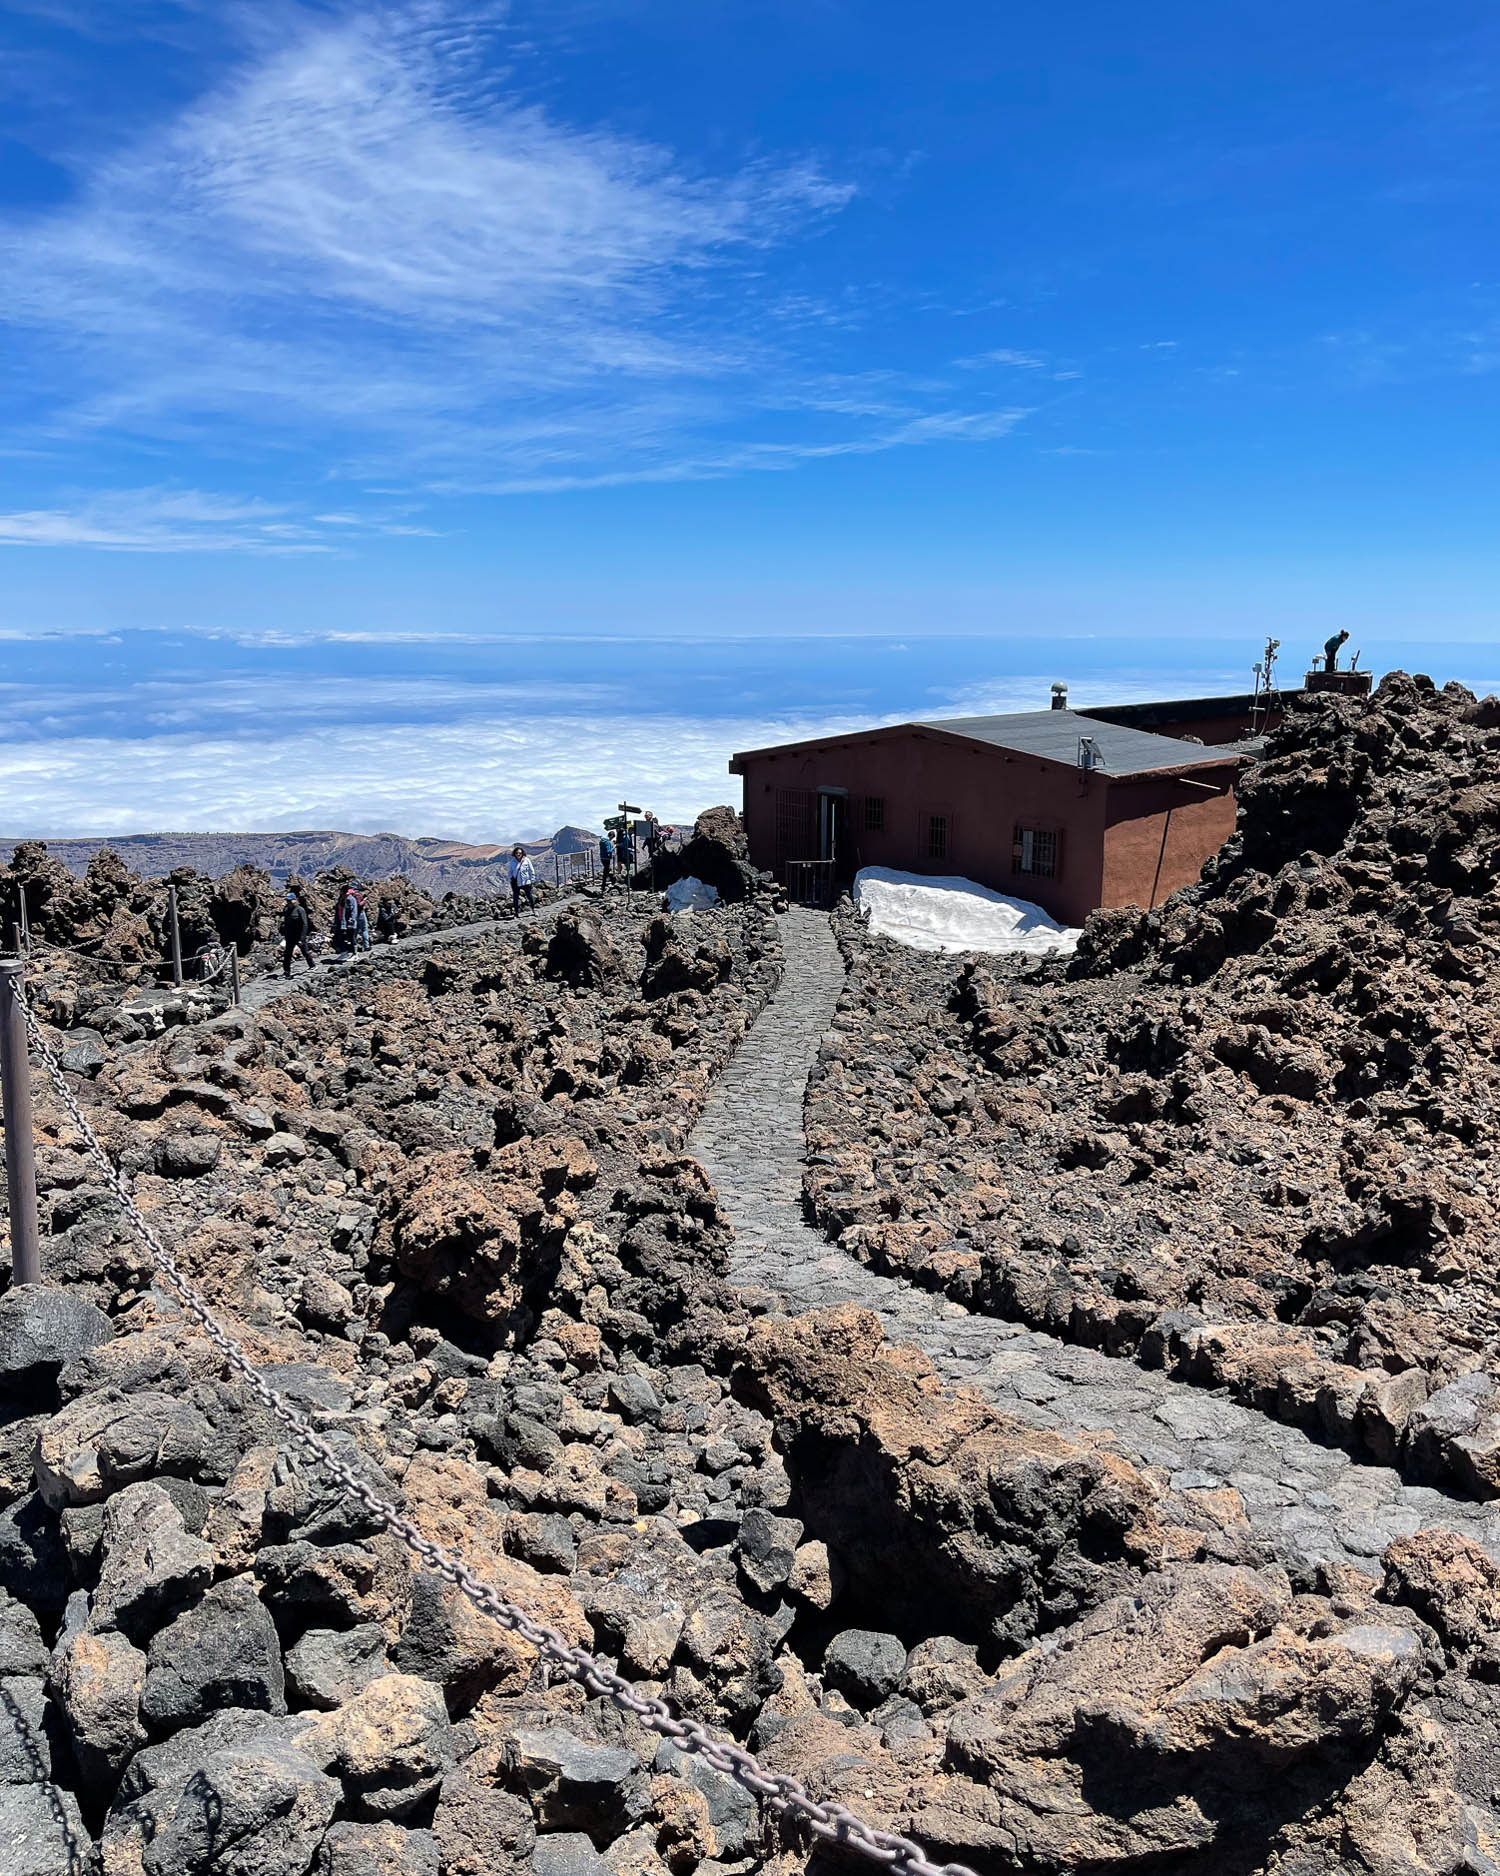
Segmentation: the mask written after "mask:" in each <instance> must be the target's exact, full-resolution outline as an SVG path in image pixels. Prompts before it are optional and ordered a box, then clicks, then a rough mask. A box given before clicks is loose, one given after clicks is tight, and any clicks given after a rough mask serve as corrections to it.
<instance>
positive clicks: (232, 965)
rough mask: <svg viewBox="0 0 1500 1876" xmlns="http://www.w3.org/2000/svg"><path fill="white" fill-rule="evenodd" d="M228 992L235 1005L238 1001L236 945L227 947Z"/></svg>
mask: <svg viewBox="0 0 1500 1876" xmlns="http://www.w3.org/2000/svg"><path fill="white" fill-rule="evenodd" d="M229 994H230V996H231V997H233V998H234V1002H235V1007H236V1008H238V1007H239V1001H240V954H239V949H238V947H237V946H236V945H234V944H233V943H231V945H230V947H229Z"/></svg>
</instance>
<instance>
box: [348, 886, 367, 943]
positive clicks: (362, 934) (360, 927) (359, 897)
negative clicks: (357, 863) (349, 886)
mask: <svg viewBox="0 0 1500 1876" xmlns="http://www.w3.org/2000/svg"><path fill="white" fill-rule="evenodd" d="M349 896H350V897H351V898H352V899H353V901H354V906H355V911H356V913H357V915H358V916H357V917H356V918H355V921H354V948H355V950H356V951H368V950H369V948H370V914H369V913H368V912H367V911H366V910H365V895H364V894H363V893H362V892H356V891H353V890H351V892H350V895H349Z"/></svg>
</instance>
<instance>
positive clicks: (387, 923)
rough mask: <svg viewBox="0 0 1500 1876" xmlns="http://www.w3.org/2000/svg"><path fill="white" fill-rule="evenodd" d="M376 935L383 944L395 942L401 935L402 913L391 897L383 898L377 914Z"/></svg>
mask: <svg viewBox="0 0 1500 1876" xmlns="http://www.w3.org/2000/svg"><path fill="white" fill-rule="evenodd" d="M375 936H376V937H377V938H379V939H380V941H381V943H382V944H394V943H395V941H396V940H397V939H398V938H399V937H400V936H401V914H400V913H399V912H398V911H397V910H396V907H395V904H394V902H393V901H392V900H390V899H382V900H381V902H380V910H379V911H378V912H377V913H376V914H375Z"/></svg>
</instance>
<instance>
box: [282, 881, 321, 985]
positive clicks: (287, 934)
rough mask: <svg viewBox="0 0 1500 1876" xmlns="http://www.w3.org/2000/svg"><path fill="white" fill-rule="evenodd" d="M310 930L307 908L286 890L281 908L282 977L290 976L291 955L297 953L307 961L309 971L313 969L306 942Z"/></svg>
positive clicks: (310, 947)
mask: <svg viewBox="0 0 1500 1876" xmlns="http://www.w3.org/2000/svg"><path fill="white" fill-rule="evenodd" d="M310 929H311V928H310V926H309V924H308V919H307V907H306V906H305V905H303V903H302V901H301V900H300V899H299V898H298V897H297V895H296V893H294V892H293V891H291V889H290V888H288V890H287V895H286V899H285V901H284V902H283V904H282V907H281V943H282V954H281V970H282V975H283V976H285V977H290V976H291V974H292V957H293V954H294V953H295V952H298V951H300V952H301V953H302V955H303V957H305V958H306V959H307V968H308V969H309V970H311V969H312V968H313V962H314V959H313V954H312V946H311V945H310V944H309V943H308V942H307V934H308V931H309V930H310Z"/></svg>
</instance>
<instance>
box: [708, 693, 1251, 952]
mask: <svg viewBox="0 0 1500 1876" xmlns="http://www.w3.org/2000/svg"><path fill="white" fill-rule="evenodd" d="M1240 701H1241V700H1240V699H1230V698H1224V699H1214V698H1204V699H1197V700H1195V701H1194V704H1193V707H1192V709H1191V711H1184V712H1183V713H1182V716H1181V722H1182V725H1183V727H1182V728H1181V729H1180V730H1178V731H1177V735H1173V734H1170V733H1169V734H1166V735H1162V734H1159V733H1157V732H1156V731H1155V730H1149V729H1143V728H1138V727H1136V726H1135V724H1134V723H1131V722H1124V723H1121V722H1115V721H1110V720H1109V718H1110V717H1112V716H1114V715H1116V714H1120V715H1134V714H1136V713H1139V712H1149V711H1152V710H1167V711H1170V710H1171V708H1172V707H1171V706H1166V705H1129V706H1122V709H1121V711H1120V712H1119V713H1116V712H1104V711H1101V712H1098V713H1088V714H1085V713H1083V712H1081V711H1073V710H1067V709H1057V708H1054V709H1051V710H1031V711H1024V712H1021V713H1020V714H1018V715H1014V716H991V717H951V718H948V719H945V720H942V721H937V722H931V723H901V724H896V725H893V726H892V727H890V728H887V729H877V730H864V731H860V732H857V733H854V734H851V735H846V736H827V737H815V738H812V739H810V740H808V741H806V742H797V743H783V744H780V745H778V746H777V747H775V748H772V749H749V750H744V751H742V752H741V753H740V754H738V755H736V756H734V757H733V758H731V760H730V764H729V768H730V772H731V774H734V775H739V776H742V777H743V778H744V791H745V794H744V813H745V830H746V834H747V836H748V838H749V843H750V858H751V861H752V862H753V863H754V864H755V865H756V866H760V867H765V868H766V869H767V870H769V871H773V872H775V874H776V875H777V877H778V878H780V879H782V880H791V881H793V882H795V879H796V877H797V876H798V874H799V869H800V870H801V874H802V876H803V877H807V876H808V875H807V866H808V863H809V862H812V863H817V864H816V867H815V869H814V874H813V876H814V877H816V876H817V874H818V873H822V874H826V875H828V876H831V877H832V878H833V879H837V880H849V879H852V878H853V877H854V874H855V873H856V872H857V871H858V870H859V868H860V867H862V866H888V867H893V868H896V869H899V870H900V871H903V872H911V873H929V874H935V875H941V874H957V875H960V876H961V877H963V878H966V879H972V880H975V881H977V882H978V883H979V884H980V885H983V886H989V887H992V888H994V889H995V890H996V891H999V892H1005V893H1010V894H1012V895H1014V896H1015V897H1017V898H1022V899H1031V900H1034V901H1035V902H1036V903H1037V904H1038V905H1041V906H1042V907H1044V908H1045V910H1046V911H1048V912H1050V913H1051V914H1052V916H1053V917H1054V918H1056V919H1061V920H1062V921H1063V922H1064V923H1065V924H1069V925H1079V924H1082V922H1083V920H1084V919H1085V918H1086V917H1087V915H1088V914H1089V913H1090V912H1092V911H1094V910H1095V909H1096V908H1098V907H1099V906H1115V905H1140V906H1152V905H1155V904H1157V903H1158V902H1159V901H1160V900H1162V899H1163V898H1165V897H1166V895H1167V894H1168V893H1170V892H1174V891H1175V890H1176V889H1177V888H1178V887H1179V886H1185V885H1188V884H1189V883H1190V882H1191V881H1193V880H1195V879H1196V878H1197V877H1198V872H1199V869H1200V868H1201V867H1202V865H1203V862H1204V861H1205V860H1206V859H1207V858H1208V856H1209V855H1210V854H1211V853H1213V852H1215V851H1216V850H1217V849H1218V848H1219V847H1220V846H1221V845H1222V844H1223V842H1224V841H1225V840H1226V839H1227V837H1228V836H1229V834H1230V833H1231V832H1232V831H1233V829H1234V819H1235V799H1234V782H1235V776H1236V774H1237V772H1238V768H1239V764H1240V761H1241V759H1242V757H1241V753H1240V751H1239V750H1237V749H1235V748H1233V747H1225V746H1222V745H1221V746H1219V747H1207V746H1205V745H1204V744H1203V743H1198V742H1192V741H1182V740H1179V738H1180V737H1182V736H1203V735H1204V731H1205V729H1206V728H1208V727H1210V726H1218V725H1222V723H1223V722H1224V721H1225V719H1226V718H1232V717H1234V716H1235V715H1236V714H1237V713H1235V712H1234V711H1232V710H1226V709H1223V708H1220V709H1219V710H1218V711H1217V712H1216V711H1215V709H1214V708H1213V706H1214V705H1216V704H1217V705H1220V706H1233V705H1235V704H1238V703H1239V702H1240ZM1172 728H1173V729H1176V728H1177V725H1176V723H1175V722H1174V723H1173V725H1172ZM1205 743H1206V738H1205Z"/></svg>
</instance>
